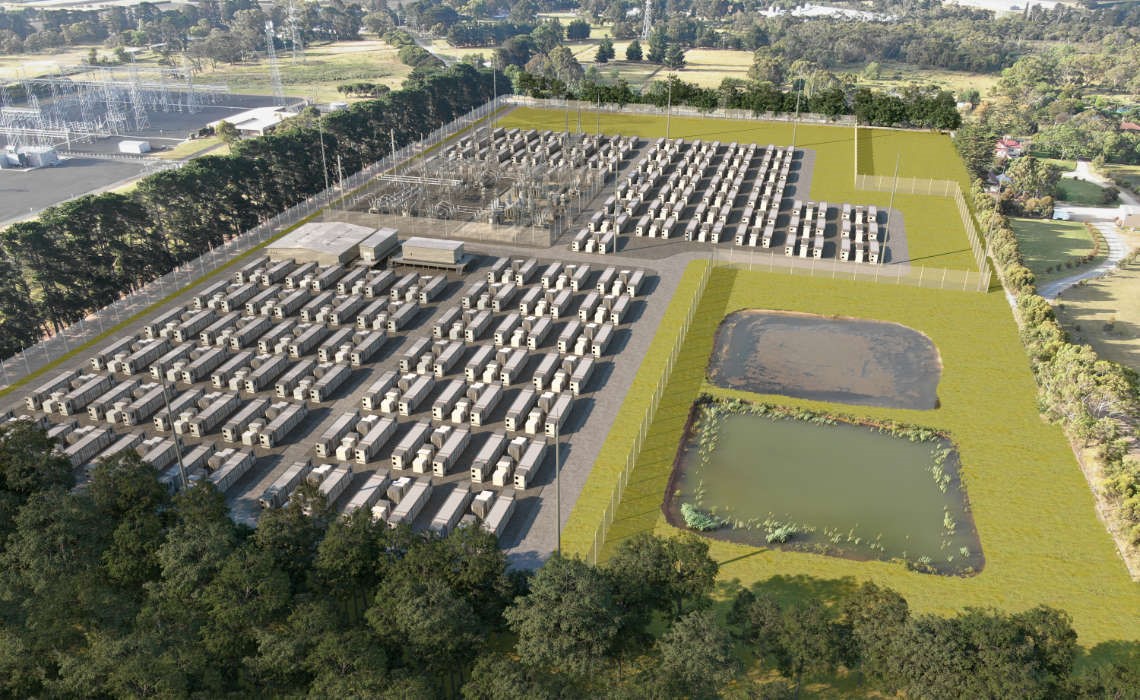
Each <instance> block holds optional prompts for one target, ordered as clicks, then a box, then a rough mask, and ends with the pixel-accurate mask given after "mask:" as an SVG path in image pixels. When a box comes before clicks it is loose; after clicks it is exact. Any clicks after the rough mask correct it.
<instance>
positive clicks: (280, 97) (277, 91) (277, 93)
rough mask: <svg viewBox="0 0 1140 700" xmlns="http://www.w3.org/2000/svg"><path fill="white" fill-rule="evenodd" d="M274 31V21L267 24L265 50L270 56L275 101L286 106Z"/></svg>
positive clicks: (270, 73) (270, 74)
mask: <svg viewBox="0 0 1140 700" xmlns="http://www.w3.org/2000/svg"><path fill="white" fill-rule="evenodd" d="M275 41H276V36H275V32H274V31H273V20H269V21H268V22H266V23H265V50H266V53H267V54H268V56H269V79H270V80H271V81H272V82H273V100H274V102H275V103H277V104H278V105H283V104H285V89H284V88H283V87H281V69H280V67H278V65H277V49H276V48H275V47H274V43H275Z"/></svg>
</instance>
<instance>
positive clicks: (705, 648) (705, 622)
mask: <svg viewBox="0 0 1140 700" xmlns="http://www.w3.org/2000/svg"><path fill="white" fill-rule="evenodd" d="M656 655H657V662H658V663H657V664H656V665H655V666H654V667H653V672H652V675H653V679H654V685H656V687H657V688H658V689H659V691H660V693H661V696H662V697H688V698H694V699H697V698H717V697H720V695H719V690H720V688H722V687H723V686H724V685H725V684H727V683H728V682H729V681H730V680H731V679H732V677H733V676H734V675H735V673H736V658H735V657H734V656H733V654H732V640H731V638H730V637H729V635H728V632H727V631H726V630H725V629H724V628H723V627H721V626H720V625H719V624H717V621H716V614H715V613H714V612H713V611H711V610H697V611H694V612H691V613H689V614H688V615H685V616H684V617H682V618H680V619H679V620H677V621H676V622H674V623H673V625H672V626H671V627H670V628H669V631H668V632H666V633H665V634H664V635H663V636H662V637H661V639H659V640H658V641H657V645H656Z"/></svg>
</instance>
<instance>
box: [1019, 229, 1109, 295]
mask: <svg viewBox="0 0 1140 700" xmlns="http://www.w3.org/2000/svg"><path fill="white" fill-rule="evenodd" d="M1009 223H1010V225H1011V226H1012V227H1013V234H1014V235H1015V236H1017V244H1018V248H1020V249H1021V256H1022V257H1023V258H1024V259H1025V266H1026V267H1028V268H1029V269H1030V270H1033V274H1034V275H1036V276H1037V280H1038V281H1039V282H1041V281H1049V280H1051V279H1058V278H1060V277H1065V276H1066V275H1071V274H1073V270H1072V268H1071V267H1069V268H1066V267H1065V263H1076V262H1077V260H1078V259H1079V258H1081V257H1083V256H1085V255H1088V254H1089V253H1091V252H1092V251H1093V248H1094V245H1093V239H1092V236H1091V235H1089V232H1088V229H1087V228H1086V227H1085V225H1084V224H1082V223H1079V222H1076V221H1051V220H1048V219H1015V218H1010V220H1009Z"/></svg>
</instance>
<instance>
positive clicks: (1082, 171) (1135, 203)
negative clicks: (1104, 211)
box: [1061, 160, 1140, 207]
mask: <svg viewBox="0 0 1140 700" xmlns="http://www.w3.org/2000/svg"><path fill="white" fill-rule="evenodd" d="M1061 177H1065V178H1074V179H1079V180H1087V181H1089V182H1093V183H1096V184H1098V185H1100V186H1101V187H1116V184H1115V183H1114V182H1113V181H1112V180H1109V179H1108V178H1107V177H1105V176H1103V175H1101V174H1100V173H1098V172H1096V171H1095V170H1093V169H1092V166H1091V165H1090V164H1089V162H1088V161H1087V160H1078V161H1077V167H1076V169H1074V170H1072V171H1070V172H1067V173H1061ZM1117 189H1118V190H1119V191H1120V203H1121V204H1124V205H1126V206H1130V207H1140V198H1137V197H1136V195H1134V194H1132V193H1131V192H1129V191H1128V190H1125V189H1120V188H1117Z"/></svg>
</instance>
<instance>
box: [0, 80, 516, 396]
mask: <svg viewBox="0 0 1140 700" xmlns="http://www.w3.org/2000/svg"><path fill="white" fill-rule="evenodd" d="M500 107H501V104H500V101H498V100H492V101H489V102H487V103H485V104H483V105H482V106H480V107H477V108H475V109H473V110H471V111H470V112H468V113H467V114H465V115H463V116H462V117H459V118H458V119H456V120H454V121H452V122H449V123H447V124H445V125H443V126H441V127H440V128H438V129H436V130H434V131H432V132H431V133H430V134H428V135H426V136H425V137H424V138H423V139H421V140H420V141H417V142H415V143H412V144H408V145H407V146H404V147H403V148H400V149H398V150H397V151H396V152H395V153H393V154H391V155H388V156H386V157H385V158H383V159H381V160H379V161H377V162H375V163H372V164H371V165H369V166H367V167H365V168H364V169H363V170H360V171H359V172H357V173H356V174H354V175H352V176H350V177H347V178H345V179H344V180H343V181H342V182H340V183H337V184H334V185H331V186H330V187H329V188H328V189H326V190H324V191H323V192H319V193H317V194H314V195H312V196H311V197H308V198H307V199H305V200H304V201H302V202H300V203H298V204H295V205H294V206H292V207H290V208H289V209H286V210H285V211H282V212H280V213H278V214H277V215H276V216H273V217H272V218H269V219H266V220H265V221H262V222H261V223H260V224H258V225H257V226H256V227H254V228H252V229H250V230H249V231H246V232H245V233H243V234H241V235H238V236H235V237H234V238H232V239H230V240H228V241H226V242H225V244H223V245H220V246H218V247H216V248H212V249H211V250H209V251H208V252H206V253H203V254H202V255H201V256H199V257H198V258H196V259H195V260H191V261H189V262H186V263H183V264H182V265H179V266H178V267H176V268H174V269H173V270H171V271H170V272H168V273H166V274H165V275H163V276H162V277H159V278H158V279H155V280H152V281H151V282H148V283H147V284H146V285H144V286H143V287H141V288H140V289H137V290H135V291H133V292H131V293H129V294H127V295H125V296H123V297H121V298H120V299H118V300H117V301H115V302H114V303H112V304H109V305H107V306H104V307H103V308H102V309H100V310H98V311H96V312H94V313H93V314H91V315H90V316H88V317H87V318H84V319H81V320H80V321H78V322H76V323H73V324H71V325H70V326H67V327H66V328H64V329H63V330H61V331H59V332H57V333H56V334H55V335H53V336H51V337H50V338H46V339H44V340H42V341H40V342H39V343H36V344H35V345H33V346H31V347H29V348H25V349H24V350H22V351H20V353H19V354H17V355H13V356H12V357H9V358H6V359H4V360H0V389H3V388H6V387H9V386H12V384H14V383H16V382H18V381H20V380H21V379H23V378H25V377H29V376H32V375H34V374H35V373H37V372H39V371H40V370H42V369H43V368H44V367H46V366H48V365H50V364H51V363H52V362H55V361H56V360H58V359H60V358H61V357H63V356H64V355H66V354H68V353H70V352H71V351H72V350H73V349H76V348H79V347H80V346H82V345H83V344H85V343H88V342H91V341H93V340H95V339H96V338H98V337H99V336H101V335H103V334H104V333H106V332H107V330H109V329H111V328H114V327H115V326H116V325H118V324H120V323H122V322H123V321H126V320H128V319H130V318H131V317H132V316H133V315H135V314H138V313H141V312H143V311H146V310H147V309H148V308H149V307H151V306H152V305H154V304H156V303H158V302H161V301H162V300H164V299H166V298H167V297H170V296H171V295H173V294H177V293H180V292H182V291H185V290H186V289H187V288H188V287H190V286H192V285H193V284H195V283H197V282H199V281H201V279H202V278H203V277H205V276H206V275H208V274H210V273H211V272H213V271H215V270H217V269H218V268H219V267H222V266H223V265H225V264H227V263H229V262H230V261H232V260H233V259H234V258H235V257H237V256H239V255H241V254H243V253H246V252H248V251H250V250H251V249H253V248H254V247H256V246H258V245H260V244H262V243H265V242H266V241H268V240H270V239H272V238H275V237H276V236H278V235H279V234H281V233H283V232H284V230H285V229H287V228H289V227H291V226H293V225H294V224H297V223H299V222H300V221H302V220H304V219H306V218H308V217H310V216H312V215H313V214H315V213H316V212H318V211H320V210H322V209H334V208H336V207H338V206H342V205H343V203H344V201H346V200H348V201H351V200H350V199H349V198H350V197H351V193H353V192H354V191H355V190H356V189H358V188H360V187H362V186H363V185H365V184H366V183H367V182H368V181H369V180H371V179H372V178H373V177H375V176H376V175H377V174H379V173H381V172H383V171H384V170H388V169H390V168H392V167H394V166H396V165H397V164H399V163H401V162H403V161H405V160H408V159H409V158H411V157H413V156H415V155H418V154H420V153H422V152H424V151H425V150H427V149H429V148H432V147H434V146H435V145H438V144H440V143H442V142H443V141H445V140H447V139H448V138H450V137H452V136H454V135H455V134H456V133H458V132H461V131H464V130H466V129H467V128H469V127H470V126H471V125H472V124H473V123H475V122H477V121H480V120H482V119H484V118H486V117H487V115H489V114H491V113H493V112H494V111H495V110H497V109H499V108H500Z"/></svg>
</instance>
